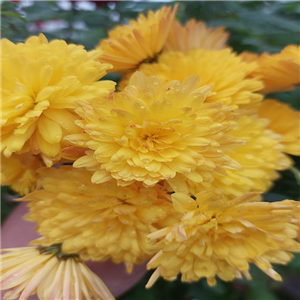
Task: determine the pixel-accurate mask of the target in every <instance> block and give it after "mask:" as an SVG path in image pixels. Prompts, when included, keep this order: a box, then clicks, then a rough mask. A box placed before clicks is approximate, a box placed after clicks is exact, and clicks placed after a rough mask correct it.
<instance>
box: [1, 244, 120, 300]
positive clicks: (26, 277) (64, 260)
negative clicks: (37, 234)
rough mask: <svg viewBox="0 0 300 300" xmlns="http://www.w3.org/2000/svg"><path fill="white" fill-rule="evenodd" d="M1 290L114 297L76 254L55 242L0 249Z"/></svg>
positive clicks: (55, 299) (63, 298)
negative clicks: (0, 264)
mask: <svg viewBox="0 0 300 300" xmlns="http://www.w3.org/2000/svg"><path fill="white" fill-rule="evenodd" d="M1 251H2V252H4V254H2V255H1V261H2V268H1V275H2V276H1V288H0V289H1V290H7V289H12V290H10V291H8V292H6V293H5V295H4V297H3V298H4V299H16V298H18V297H19V299H20V300H26V299H27V298H28V297H29V296H30V295H33V294H37V295H38V297H39V299H48V300H70V299H82V300H91V299H95V300H96V299H97V300H114V299H115V298H114V297H113V295H112V294H111V293H110V292H109V290H108V289H107V287H106V286H105V284H104V283H103V282H102V280H101V279H100V278H99V277H98V276H97V275H96V274H95V273H93V272H92V271H91V270H90V269H89V268H88V267H87V266H86V265H85V264H84V262H83V261H82V260H81V259H80V257H79V256H78V255H66V254H64V253H62V252H61V251H60V249H59V245H53V246H50V247H46V248H43V247H25V248H11V249H2V250H1Z"/></svg>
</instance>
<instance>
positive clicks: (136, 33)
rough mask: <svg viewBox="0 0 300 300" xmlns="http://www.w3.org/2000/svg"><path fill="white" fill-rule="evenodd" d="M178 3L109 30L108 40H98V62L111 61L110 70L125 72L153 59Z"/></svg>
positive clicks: (167, 31) (162, 41) (163, 41)
mask: <svg viewBox="0 0 300 300" xmlns="http://www.w3.org/2000/svg"><path fill="white" fill-rule="evenodd" d="M176 11H177V6H175V8H174V9H173V10H172V8H171V7H170V6H163V7H162V8H161V9H159V10H157V11H156V12H153V11H149V12H148V15H147V16H145V15H143V14H140V15H139V16H138V18H137V20H130V22H129V25H128V26H126V25H120V26H117V27H116V28H114V29H113V30H111V31H109V32H108V39H104V40H102V41H101V42H100V44H99V46H98V47H97V49H101V50H102V51H103V54H102V55H101V56H100V58H99V59H100V61H101V62H107V63H111V64H113V66H114V67H113V69H112V71H114V72H121V73H126V72H128V71H133V70H135V69H136V68H137V67H138V65H139V64H140V63H142V62H144V61H150V60H153V59H155V57H156V55H157V54H158V53H159V52H160V51H161V50H162V48H163V46H164V44H165V41H166V39H167V37H168V34H169V31H170V29H171V26H172V24H173V21H174V18H175V15H176Z"/></svg>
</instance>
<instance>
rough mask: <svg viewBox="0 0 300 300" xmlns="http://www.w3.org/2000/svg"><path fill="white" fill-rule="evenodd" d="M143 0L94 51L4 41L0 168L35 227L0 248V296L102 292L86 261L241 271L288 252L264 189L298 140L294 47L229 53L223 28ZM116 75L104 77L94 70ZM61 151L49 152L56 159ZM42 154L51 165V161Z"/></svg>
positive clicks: (281, 214) (284, 209)
mask: <svg viewBox="0 0 300 300" xmlns="http://www.w3.org/2000/svg"><path fill="white" fill-rule="evenodd" d="M177 8H178V7H177V6H175V7H174V8H172V7H167V6H164V7H162V8H161V9H159V10H157V11H156V12H153V11H150V12H148V14H147V15H143V14H140V15H139V16H138V19H137V20H131V21H130V22H129V25H128V26H118V27H116V28H115V29H113V30H112V31H110V32H109V33H108V38H107V39H104V40H102V41H100V43H99V44H98V46H97V47H96V49H95V50H92V51H86V50H84V48H83V47H82V46H78V45H73V44H67V43H66V42H65V41H62V40H53V41H50V42H48V41H47V39H46V38H45V36H44V35H42V34H40V35H39V36H34V37H30V38H29V39H27V40H26V41H25V42H24V43H19V44H14V43H12V42H10V41H9V40H6V39H3V40H2V41H1V48H2V53H1V65H2V82H1V85H2V91H1V93H2V94H1V95H2V104H1V116H2V120H1V137H2V143H1V144H2V146H1V161H2V162H1V179H2V184H3V185H10V186H11V188H12V189H14V190H15V191H16V192H18V193H19V194H20V195H21V196H24V197H23V198H21V199H18V200H19V201H28V207H29V209H30V211H29V213H28V214H27V215H26V216H25V218H26V219H27V220H29V221H31V222H36V223H37V227H36V230H37V232H38V233H39V234H40V235H41V238H39V239H36V240H34V241H32V242H31V245H34V247H29V248H20V249H6V250H3V252H4V254H2V255H1V257H2V260H3V268H2V270H1V273H2V287H1V288H2V289H11V290H10V291H8V292H7V293H6V294H5V299H15V298H17V297H19V299H24V300H25V299H27V298H28V297H29V296H30V295H31V294H34V293H37V294H38V297H39V298H40V299H56V300H58V299H59V300H67V299H86V300H87V299H110V300H111V299H114V298H113V295H112V294H111V293H110V292H109V291H108V290H107V288H106V287H105V284H104V283H103V282H102V281H101V280H100V278H98V277H97V276H96V275H95V274H94V273H92V272H91V271H90V270H89V269H88V268H87V267H86V265H85V263H84V261H83V260H94V261H105V260H108V259H111V260H112V261H113V262H115V263H124V264H125V265H126V267H127V271H128V272H131V271H132V268H133V267H134V265H135V264H142V263H143V262H145V261H146V260H150V261H149V263H148V265H147V268H148V269H156V270H155V271H154V273H153V275H152V277H151V278H150V281H149V283H148V284H147V287H150V286H151V285H152V284H153V283H154V282H155V280H156V279H157V278H158V277H160V276H161V277H163V278H165V279H166V280H175V279H176V278H177V276H178V275H179V274H181V279H182V281H187V282H191V281H197V280H199V279H201V278H206V279H207V282H208V284H209V285H214V284H215V283H216V277H219V278H220V279H222V280H225V281H232V280H234V279H235V278H242V277H243V276H244V277H245V278H246V279H249V280H250V279H251V275H250V273H249V266H250V264H255V265H256V266H257V267H259V268H260V269H261V270H263V271H264V272H265V273H266V274H268V275H269V276H270V277H272V278H273V279H275V280H281V277H280V275H279V274H277V273H276V272H275V271H274V269H273V267H272V264H273V263H276V264H287V263H288V262H289V261H290V260H291V259H292V257H293V255H292V254H291V252H300V244H299V243H298V242H296V241H295V240H294V239H295V238H296V237H297V236H298V232H299V224H300V220H299V216H300V208H299V203H298V202H297V201H293V200H284V201H280V202H273V203H268V202H263V201H262V199H261V197H260V194H261V193H264V192H267V191H268V190H269V189H270V187H271V186H272V185H273V181H274V180H275V179H277V178H278V177H279V171H281V170H286V169H288V168H290V167H292V165H293V163H294V162H293V160H292V158H291V157H290V156H288V154H292V155H300V152H299V149H300V148H299V139H300V129H299V118H300V114H299V112H297V111H294V110H293V109H292V108H291V107H290V106H288V105H287V104H283V103H281V102H280V101H279V100H276V99H266V100H265V99H264V98H265V95H266V94H267V93H269V92H275V91H276V92H277V91H287V90H291V89H293V88H294V86H295V85H298V84H299V83H300V78H299V65H300V64H299V57H300V55H299V54H300V53H299V51H300V50H299V47H298V46H295V45H290V46H288V47H286V48H285V49H283V50H282V52H280V53H278V54H273V55H271V54H267V53H264V54H262V55H260V56H259V55H258V54H254V53H247V52H244V53H241V54H239V55H238V54H237V53H235V52H234V51H233V50H232V49H231V48H230V47H229V46H228V45H227V39H228V37H229V34H228V33H227V32H225V31H224V28H223V27H219V28H216V29H213V28H209V27H207V26H206V25H205V24H204V23H203V22H197V21H195V20H189V21H188V22H187V23H186V24H185V25H181V24H180V23H179V22H178V21H174V19H175V15H176V11H177ZM111 71H112V72H118V73H121V74H122V79H121V81H120V82H119V85H118V89H117V90H116V89H115V85H116V83H115V82H113V81H109V80H102V77H104V76H105V75H106V72H111ZM55 164H58V165H55ZM54 165H55V166H54Z"/></svg>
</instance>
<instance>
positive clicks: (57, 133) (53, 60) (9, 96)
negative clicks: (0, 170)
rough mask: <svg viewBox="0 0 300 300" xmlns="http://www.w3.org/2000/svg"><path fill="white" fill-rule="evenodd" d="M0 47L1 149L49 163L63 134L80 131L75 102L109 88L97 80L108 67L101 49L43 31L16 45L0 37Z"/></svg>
mask: <svg viewBox="0 0 300 300" xmlns="http://www.w3.org/2000/svg"><path fill="white" fill-rule="evenodd" d="M1 50H2V52H1V67H2V68H1V75H2V78H1V88H2V91H1V96H2V101H1V140H2V141H1V152H3V153H4V155H5V156H6V157H10V156H11V155H12V153H17V154H22V153H24V152H29V151H32V152H33V153H34V154H40V155H41V156H42V158H43V160H44V161H45V163H46V165H47V166H51V165H52V164H53V163H54V162H55V161H57V160H59V159H60V155H59V154H60V150H61V148H63V147H65V146H66V145H65V144H66V141H62V139H63V137H64V136H65V135H68V134H71V133H79V132H81V129H80V128H79V127H77V126H76V125H75V124H74V121H75V120H76V119H77V118H78V116H77V115H76V113H75V112H74V108H75V102H76V101H77V100H90V99H92V98H94V97H95V96H99V95H108V94H109V93H110V92H112V91H113V89H114V83H113V82H110V81H98V80H99V79H100V78H102V77H103V76H104V75H105V74H106V71H107V69H109V68H111V65H108V64H101V63H100V62H98V61H97V58H98V57H99V56H100V55H101V51H90V52H87V51H85V50H84V48H83V46H76V45H73V44H70V45H68V44H67V43H66V42H65V41H63V40H54V41H51V42H48V41H47V39H46V37H45V36H44V35H42V34H40V35H39V36H33V37H30V38H29V39H27V40H26V42H25V43H19V44H14V43H12V42H10V41H9V40H7V39H3V40H1Z"/></svg>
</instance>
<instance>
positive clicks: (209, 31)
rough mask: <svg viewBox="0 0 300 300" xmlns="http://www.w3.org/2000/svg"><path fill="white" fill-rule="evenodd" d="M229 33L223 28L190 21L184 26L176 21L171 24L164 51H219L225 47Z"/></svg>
mask: <svg viewBox="0 0 300 300" xmlns="http://www.w3.org/2000/svg"><path fill="white" fill-rule="evenodd" d="M228 37H229V33H227V32H224V27H218V28H216V29H214V28H209V27H206V25H205V23H204V22H197V21H196V20H194V19H192V20H189V21H188V22H187V23H186V24H185V25H184V26H182V25H181V24H180V23H179V22H178V21H175V22H174V23H173V26H172V29H171V31H170V33H169V36H168V38H167V40H166V44H165V47H164V50H166V51H181V52H184V53H186V52H188V51H189V50H192V49H206V50H221V49H224V48H225V47H226V42H227V40H228Z"/></svg>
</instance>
